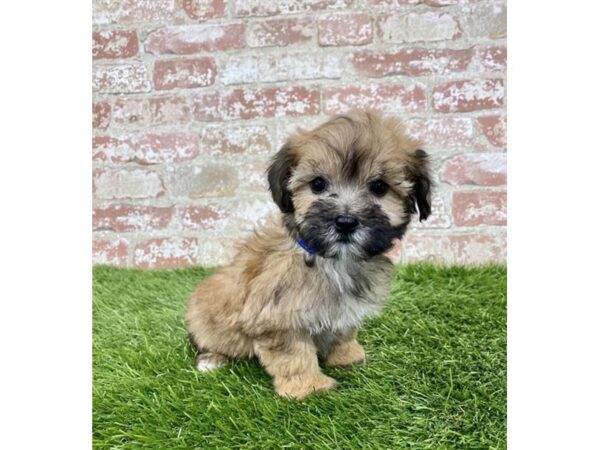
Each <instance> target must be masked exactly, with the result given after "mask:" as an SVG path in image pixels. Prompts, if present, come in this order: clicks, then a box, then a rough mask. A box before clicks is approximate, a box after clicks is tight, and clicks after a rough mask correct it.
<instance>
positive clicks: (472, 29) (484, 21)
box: [460, 1, 506, 39]
mask: <svg viewBox="0 0 600 450" xmlns="http://www.w3.org/2000/svg"><path fill="white" fill-rule="evenodd" d="M460 25H461V28H462V30H463V31H464V33H465V34H466V35H467V36H469V37H471V38H492V39H498V38H504V37H506V2H504V1H502V2H499V1H495V2H479V3H475V4H473V5H468V6H465V7H463V8H461V14H460Z"/></svg>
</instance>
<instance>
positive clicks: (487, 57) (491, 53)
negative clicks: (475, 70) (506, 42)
mask: <svg viewBox="0 0 600 450" xmlns="http://www.w3.org/2000/svg"><path fill="white" fill-rule="evenodd" d="M477 56H478V59H479V64H480V65H481V67H482V69H483V70H484V71H485V72H503V73H504V72H506V47H504V46H495V45H488V46H485V47H480V48H478V49H477Z"/></svg>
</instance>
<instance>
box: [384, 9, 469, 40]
mask: <svg viewBox="0 0 600 450" xmlns="http://www.w3.org/2000/svg"><path fill="white" fill-rule="evenodd" d="M377 33H378V36H379V38H380V39H381V40H382V41H383V42H386V43H398V44H399V43H403V42H419V41H425V42H429V41H445V40H452V39H456V38H458V37H460V36H461V30H460V28H459V26H458V22H457V21H456V19H455V18H454V17H453V16H452V15H450V14H448V13H441V12H431V11H428V12H411V13H407V14H384V15H381V16H379V17H377Z"/></svg>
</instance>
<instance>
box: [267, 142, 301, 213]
mask: <svg viewBox="0 0 600 450" xmlns="http://www.w3.org/2000/svg"><path fill="white" fill-rule="evenodd" d="M294 164H295V157H294V153H293V151H292V148H291V146H290V145H289V143H286V144H285V145H284V146H283V147H282V148H281V149H280V150H279V151H278V152H277V153H276V154H275V156H274V157H273V160H272V161H271V165H270V166H269V168H268V169H267V178H268V180H269V190H270V191H271V195H272V196H273V201H274V202H275V203H276V204H277V206H279V209H280V210H281V212H282V213H292V212H294V204H293V203H292V193H291V192H290V190H289V189H288V182H289V181H290V176H291V175H292V167H293V166H294Z"/></svg>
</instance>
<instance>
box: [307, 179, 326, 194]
mask: <svg viewBox="0 0 600 450" xmlns="http://www.w3.org/2000/svg"><path fill="white" fill-rule="evenodd" d="M310 188H311V190H312V191H313V192H314V193H315V194H318V193H319V192H323V191H324V190H325V189H327V181H325V179H324V178H322V177H317V178H315V179H314V180H312V181H311V182H310Z"/></svg>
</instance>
